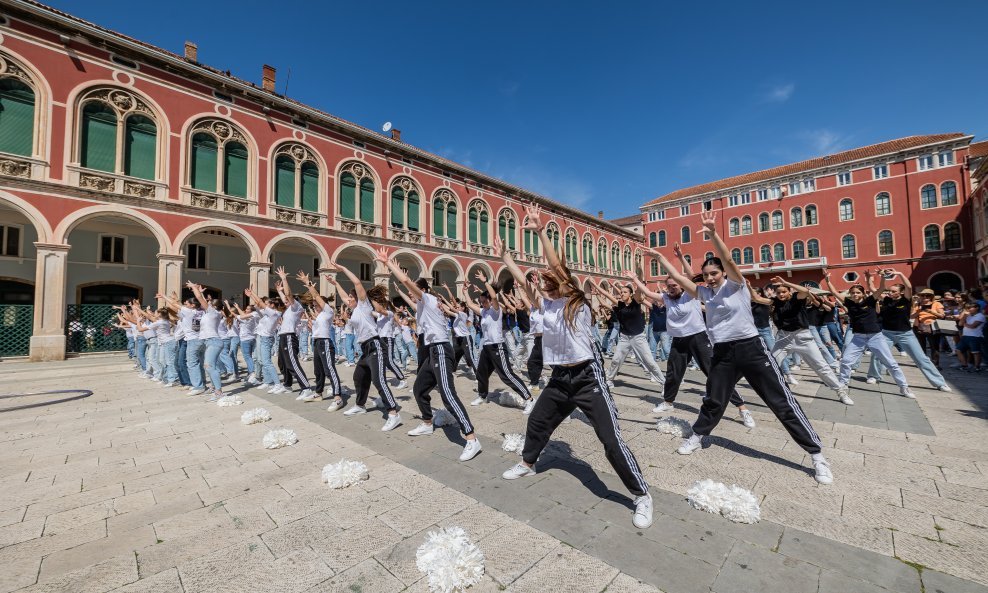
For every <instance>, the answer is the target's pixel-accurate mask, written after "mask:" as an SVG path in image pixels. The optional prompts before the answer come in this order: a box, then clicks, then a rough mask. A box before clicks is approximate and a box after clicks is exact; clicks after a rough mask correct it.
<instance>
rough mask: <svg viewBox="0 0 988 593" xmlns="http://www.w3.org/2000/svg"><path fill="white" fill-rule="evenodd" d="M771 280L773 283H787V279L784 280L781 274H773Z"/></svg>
mask: <svg viewBox="0 0 988 593" xmlns="http://www.w3.org/2000/svg"><path fill="white" fill-rule="evenodd" d="M769 282H770V283H771V284H785V283H786V281H785V280H783V279H782V278H781V277H779V276H773V277H772V278H769Z"/></svg>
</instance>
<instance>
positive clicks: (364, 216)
mask: <svg viewBox="0 0 988 593" xmlns="http://www.w3.org/2000/svg"><path fill="white" fill-rule="evenodd" d="M360 220H361V221H362V222H369V223H373V222H374V180H373V179H371V178H370V177H364V178H363V179H361V180H360Z"/></svg>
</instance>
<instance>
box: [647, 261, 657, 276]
mask: <svg viewBox="0 0 988 593" xmlns="http://www.w3.org/2000/svg"><path fill="white" fill-rule="evenodd" d="M648 271H649V272H651V274H652V275H653V276H658V275H659V260H657V259H655V258H652V259H651V260H650V261H649V262H648Z"/></svg>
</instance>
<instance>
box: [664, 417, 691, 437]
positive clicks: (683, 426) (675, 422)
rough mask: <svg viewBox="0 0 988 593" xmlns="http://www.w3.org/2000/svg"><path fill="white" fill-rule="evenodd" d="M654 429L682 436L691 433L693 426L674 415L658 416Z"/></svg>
mask: <svg viewBox="0 0 988 593" xmlns="http://www.w3.org/2000/svg"><path fill="white" fill-rule="evenodd" d="M655 430H657V431H659V432H663V433H665V434H673V435H676V436H678V437H683V438H686V437H688V436H690V435H692V434H693V427H692V426H690V423H689V422H687V421H685V420H683V419H682V418H676V417H675V416H666V417H665V418H659V421H658V422H656V423H655Z"/></svg>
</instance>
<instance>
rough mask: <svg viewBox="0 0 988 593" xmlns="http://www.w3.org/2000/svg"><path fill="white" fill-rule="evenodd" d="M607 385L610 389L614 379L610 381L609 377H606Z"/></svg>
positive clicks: (612, 387) (612, 386)
mask: <svg viewBox="0 0 988 593" xmlns="http://www.w3.org/2000/svg"><path fill="white" fill-rule="evenodd" d="M607 386H608V387H610V388H611V389H614V381H611V380H610V379H608V380H607Z"/></svg>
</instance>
